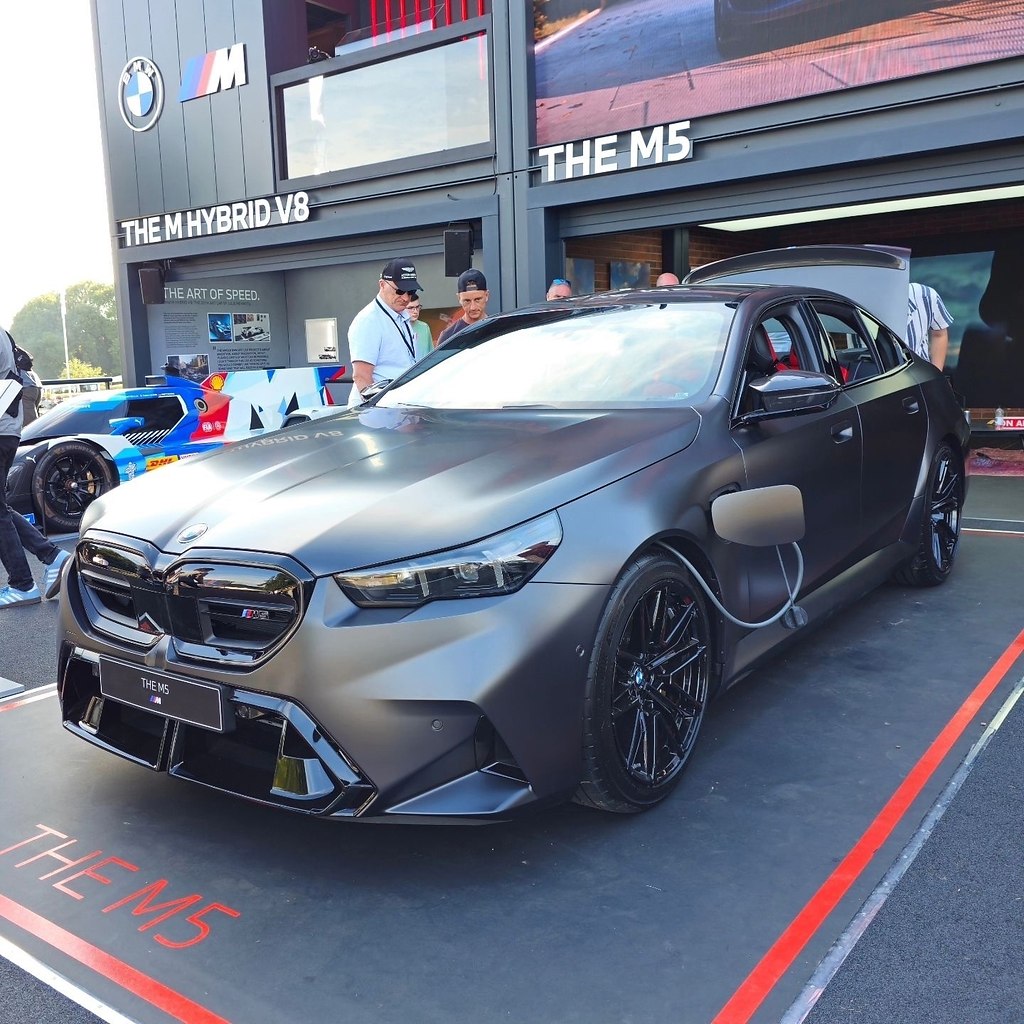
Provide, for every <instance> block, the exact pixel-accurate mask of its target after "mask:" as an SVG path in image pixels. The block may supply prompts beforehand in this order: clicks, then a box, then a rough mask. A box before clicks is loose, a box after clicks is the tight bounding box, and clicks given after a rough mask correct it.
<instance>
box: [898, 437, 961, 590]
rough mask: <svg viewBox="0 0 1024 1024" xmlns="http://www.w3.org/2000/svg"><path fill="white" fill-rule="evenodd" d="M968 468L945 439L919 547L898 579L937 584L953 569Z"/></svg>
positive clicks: (934, 471) (934, 462) (933, 469)
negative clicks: (965, 472) (966, 469)
mask: <svg viewBox="0 0 1024 1024" xmlns="http://www.w3.org/2000/svg"><path fill="white" fill-rule="evenodd" d="M964 494H965V487H964V468H963V462H962V461H961V459H960V456H959V455H958V454H957V453H956V452H955V451H954V450H953V448H952V447H951V446H950V445H949V444H947V443H946V442H945V441H943V442H942V443H941V444H940V445H939V446H938V448H937V449H936V451H935V455H934V457H933V458H932V465H931V469H930V470H929V471H928V489H927V492H926V494H925V508H924V521H923V522H922V524H921V537H920V540H919V541H918V546H917V551H916V552H915V553H914V556H913V557H912V558H911V559H910V561H908V562H907V563H906V564H905V565H903V566H901V567H900V568H899V569H897V570H896V573H895V579H896V582H897V583H904V584H908V585H910V586H912V587H936V586H938V585H939V584H940V583H944V582H945V581H946V578H947V577H948V576H949V574H950V573H951V572H952V571H953V562H954V560H955V559H956V552H957V548H958V546H959V543H960V513H961V512H962V511H963V507H964Z"/></svg>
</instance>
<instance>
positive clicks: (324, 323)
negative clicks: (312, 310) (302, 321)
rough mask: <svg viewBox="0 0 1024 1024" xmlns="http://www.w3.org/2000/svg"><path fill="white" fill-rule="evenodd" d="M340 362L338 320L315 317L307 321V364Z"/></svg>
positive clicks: (330, 317) (329, 317) (331, 317)
mask: <svg viewBox="0 0 1024 1024" xmlns="http://www.w3.org/2000/svg"><path fill="white" fill-rule="evenodd" d="M337 361H338V318H337V317H334V316H322V317H315V318H313V319H310V320H307V321H306V362H308V363H336V362H337Z"/></svg>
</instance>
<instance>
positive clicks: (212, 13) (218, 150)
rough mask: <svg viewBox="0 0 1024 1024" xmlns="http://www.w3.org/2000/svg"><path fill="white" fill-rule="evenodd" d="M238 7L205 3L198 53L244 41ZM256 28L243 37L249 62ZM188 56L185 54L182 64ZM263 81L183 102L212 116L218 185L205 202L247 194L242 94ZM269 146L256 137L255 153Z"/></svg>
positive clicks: (257, 38) (262, 79)
mask: <svg viewBox="0 0 1024 1024" xmlns="http://www.w3.org/2000/svg"><path fill="white" fill-rule="evenodd" d="M236 6H238V5H236V4H234V3H231V4H228V3H221V4H207V5H206V45H205V46H204V47H202V49H199V50H196V51H195V53H197V54H200V53H204V52H206V51H209V50H217V49H220V48H221V47H224V46H231V45H232V44H233V43H236V42H241V41H243V40H242V39H241V38H240V37H242V36H247V35H248V33H247V32H244V31H242V30H241V28H240V27H239V30H236V28H235V8H236ZM255 28H256V29H257V31H258V32H259V33H260V34H259V35H254V36H253V37H252V38H251V39H245V40H244V41H245V42H246V43H247V44H248V45H247V46H246V51H247V56H248V58H249V61H250V62H251V60H252V53H253V50H254V49H256V42H257V40H261V39H262V24H260V23H257V24H256V26H255ZM187 59H188V55H187V54H182V63H184V61H185V60H187ZM264 80H265V79H264V78H263V77H262V76H261V78H260V79H259V80H258V82H256V83H255V84H252V85H250V84H246V85H244V86H239V87H236V88H234V89H228V90H225V91H223V92H220V93H214V94H213V95H212V96H201V97H199V98H198V99H194V100H189V101H188V102H187V103H184V104H182V106H186V107H206V108H207V110H208V113H209V117H210V127H211V129H212V132H213V152H214V168H215V174H216V187H215V191H214V196H213V198H212V199H209V200H206V202H211V203H212V202H231V201H232V200H234V199H241V198H242V197H243V196H245V195H246V194H247V193H246V191H245V161H246V159H247V152H246V149H245V148H243V146H242V108H241V103H240V97H241V95H242V93H243V92H246V91H251V90H253V89H259V88H260V86H261V85H262V83H263V81H264ZM267 148H269V139H260V138H254V139H253V146H252V151H253V152H256V151H257V150H264V149H267Z"/></svg>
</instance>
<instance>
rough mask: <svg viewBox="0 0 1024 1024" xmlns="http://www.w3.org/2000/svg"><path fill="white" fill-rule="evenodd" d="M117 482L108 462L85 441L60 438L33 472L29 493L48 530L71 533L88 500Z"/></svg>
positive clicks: (88, 502) (80, 519)
mask: <svg viewBox="0 0 1024 1024" xmlns="http://www.w3.org/2000/svg"><path fill="white" fill-rule="evenodd" d="M116 483H117V478H116V477H115V475H114V470H113V468H112V467H111V465H110V463H108V462H107V460H106V459H104V458H103V456H102V455H101V454H100V452H99V451H97V449H95V448H94V447H93V446H92V445H90V444H86V443H85V442H84V441H61V442H60V443H59V444H55V445H54V446H53V447H52V448H50V449H49V450H48V451H46V452H44V453H43V455H42V457H41V458H40V459H39V462H38V463H37V464H36V470H35V473H33V474H32V496H33V498H34V499H35V504H36V507H37V508H38V509H39V511H40V512H41V513H42V515H43V518H44V520H45V521H46V528H47V530H49V531H51V532H54V533H73V532H75V531H77V530H78V526H79V523H81V521H82V513H83V512H84V511H85V510H86V508H87V507H88V506H89V504H90V503H91V502H92V501H94V500H95V499H96V498H98V497H99V496H100V495H101V494H103V493H104V492H105V491H109V490H110V489H111V488H112V487H113V486H114V485H115V484H116Z"/></svg>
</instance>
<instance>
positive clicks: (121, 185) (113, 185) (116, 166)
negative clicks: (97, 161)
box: [93, 0, 139, 218]
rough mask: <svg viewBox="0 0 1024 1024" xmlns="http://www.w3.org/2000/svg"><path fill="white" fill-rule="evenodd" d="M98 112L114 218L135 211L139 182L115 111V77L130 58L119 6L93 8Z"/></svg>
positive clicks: (124, 130) (124, 129)
mask: <svg viewBox="0 0 1024 1024" xmlns="http://www.w3.org/2000/svg"><path fill="white" fill-rule="evenodd" d="M93 16H94V18H95V19H96V32H97V39H98V42H97V52H98V55H99V56H98V59H97V63H96V73H97V76H98V78H99V83H98V86H99V91H100V111H101V117H102V121H103V126H104V134H105V135H106V143H107V175H108V181H109V187H110V192H111V195H112V197H113V204H114V205H113V209H114V216H115V218H116V217H117V216H118V215H119V213H120V211H121V210H137V209H138V206H139V180H138V174H137V171H136V166H135V140H134V139H133V138H132V136H133V135H134V133H133V132H131V131H129V130H128V128H127V127H126V126H125V124H124V122H123V121H122V120H121V114H120V112H119V110H118V90H117V82H118V76H119V75H120V74H121V69H122V68H123V67H124V66H125V63H126V62H127V60H128V58H129V56H135V54H129V53H128V47H127V43H126V41H125V24H124V12H123V11H122V9H121V4H120V3H119V2H110V0H107V2H101V3H98V4H96V5H95V7H94V11H93Z"/></svg>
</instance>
